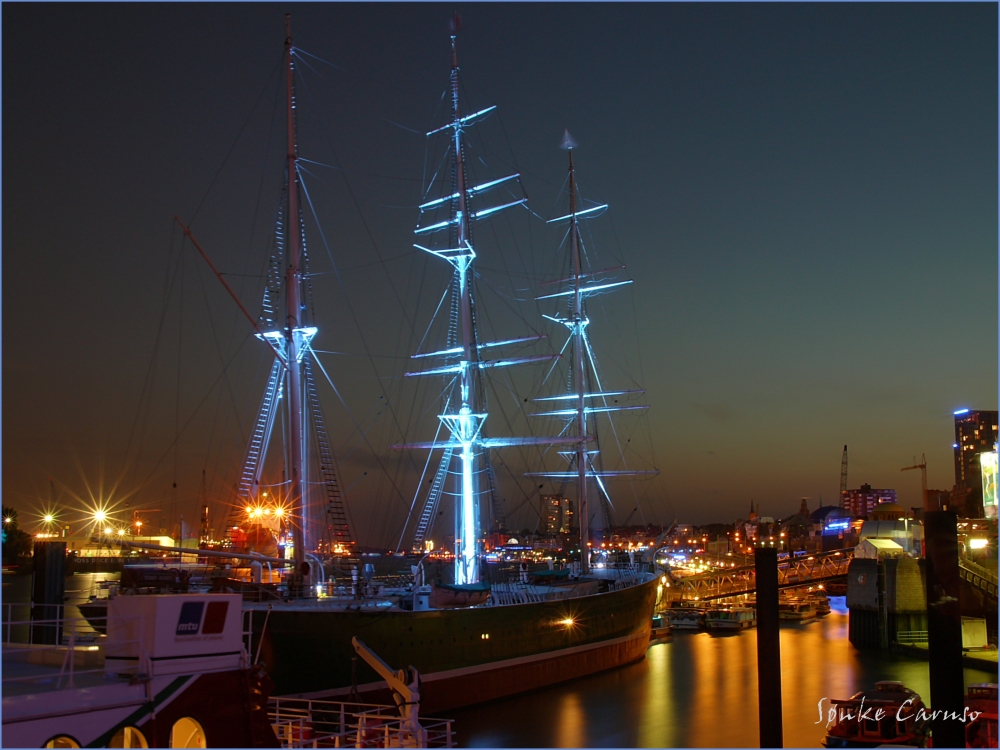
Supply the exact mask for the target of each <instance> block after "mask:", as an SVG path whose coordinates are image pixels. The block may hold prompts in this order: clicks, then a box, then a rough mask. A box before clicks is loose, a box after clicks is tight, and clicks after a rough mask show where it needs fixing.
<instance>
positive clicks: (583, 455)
mask: <svg viewBox="0 0 1000 750" xmlns="http://www.w3.org/2000/svg"><path fill="white" fill-rule="evenodd" d="M569 213H570V225H569V235H570V245H571V248H572V253H573V318H572V329H571V330H572V336H573V380H574V385H575V386H576V436H577V437H578V438H579V439H580V442H579V443H577V446H576V471H577V482H578V489H577V506H578V507H577V512H578V513H579V518H580V560H581V563H582V568H581V572H583V573H584V574H586V573H589V572H590V550H589V548H588V547H587V543H588V540H589V538H590V534H589V531H590V529H589V524H588V521H589V509H588V508H587V444H586V437H587V407H586V401H585V399H586V393H587V391H586V388H587V384H586V378H585V377H584V369H583V343H584V339H583V329H584V328H585V327H586V325H587V322H588V321H587V320H586V319H585V318H584V317H583V291H582V287H581V284H580V273H581V266H580V228H579V225H578V224H577V218H576V173H575V172H574V170H573V147H572V146H569Z"/></svg>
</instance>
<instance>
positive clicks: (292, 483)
mask: <svg viewBox="0 0 1000 750" xmlns="http://www.w3.org/2000/svg"><path fill="white" fill-rule="evenodd" d="M291 24H292V20H291V15H290V14H287V13H286V14H285V81H286V86H285V87H286V89H287V91H286V94H287V96H286V102H287V109H288V112H287V117H288V119H287V125H288V157H287V158H288V166H287V170H288V221H287V226H288V235H289V237H288V240H289V253H288V268H287V269H286V271H285V326H284V335H285V352H286V360H285V361H286V362H287V363H288V367H287V369H286V370H285V383H286V386H287V387H286V392H287V395H288V455H287V457H286V462H287V466H288V473H289V477H288V478H289V500H290V502H291V506H292V508H293V519H292V524H291V526H292V544H293V547H294V550H293V551H294V559H295V564H296V567H297V568H298V570H300V571H301V570H302V563H303V562H304V561H305V554H306V538H305V537H306V530H307V529H308V521H309V519H308V517H307V503H306V502H305V495H304V494H303V482H302V467H303V463H304V461H303V455H302V447H303V442H304V441H303V434H302V428H303V419H302V354H301V350H302V349H303V348H304V347H303V346H302V345H303V344H304V343H305V342H304V341H303V333H304V331H303V330H302V329H301V327H300V322H301V321H300V319H299V316H300V315H301V313H302V269H301V267H300V258H301V254H302V227H301V222H300V217H299V200H298V190H299V179H298V168H297V162H298V147H297V144H296V138H295V87H294V80H293V72H294V64H293V62H292V58H293V54H294V50H295V48H294V47H293V46H292V26H291Z"/></svg>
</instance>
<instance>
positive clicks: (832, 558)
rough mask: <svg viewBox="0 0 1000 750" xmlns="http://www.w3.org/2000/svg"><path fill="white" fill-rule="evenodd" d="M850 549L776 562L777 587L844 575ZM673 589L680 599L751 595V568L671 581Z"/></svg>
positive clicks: (753, 583) (754, 583)
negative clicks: (677, 592)
mask: <svg viewBox="0 0 1000 750" xmlns="http://www.w3.org/2000/svg"><path fill="white" fill-rule="evenodd" d="M853 556H854V549H853V548H850V549H839V550H833V551H831V552H819V553H815V554H811V555H808V556H803V557H789V558H788V559H786V560H781V561H779V562H778V588H779V589H793V588H799V587H802V586H815V585H817V584H820V583H824V582H826V581H830V580H832V579H835V578H843V577H844V576H846V575H847V567H848V566H849V565H850V564H851V558H852V557H853ZM673 586H674V587H675V589H677V590H679V592H680V598H681V599H682V600H697V601H703V602H704V601H713V600H715V599H725V598H727V597H730V596H740V595H742V594H752V593H754V592H755V591H756V590H757V578H756V573H755V571H754V566H752V565H747V566H744V567H740V568H723V569H720V570H713V571H711V572H708V573H700V574H698V575H695V576H688V577H686V578H675V579H674V582H673Z"/></svg>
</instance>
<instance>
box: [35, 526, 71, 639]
mask: <svg viewBox="0 0 1000 750" xmlns="http://www.w3.org/2000/svg"><path fill="white" fill-rule="evenodd" d="M65 569H66V542H35V549H34V553H33V555H32V581H31V584H32V585H31V605H32V606H31V619H32V621H33V622H35V621H39V620H49V621H50V622H47V623H45V624H40V625H35V624H32V626H31V630H32V633H31V640H32V642H33V643H48V644H57V643H59V641H60V638H61V637H62V628H61V627H60V625H61V622H60V623H56V622H53V621H55V620H61V619H62V604H63V599H64V596H65V593H66V592H65V589H66V579H65Z"/></svg>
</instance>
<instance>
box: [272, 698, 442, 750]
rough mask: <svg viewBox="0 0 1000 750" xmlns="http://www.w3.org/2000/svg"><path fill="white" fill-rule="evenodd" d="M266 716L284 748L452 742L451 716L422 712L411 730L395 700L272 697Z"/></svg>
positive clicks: (414, 745) (420, 744)
mask: <svg viewBox="0 0 1000 750" xmlns="http://www.w3.org/2000/svg"><path fill="white" fill-rule="evenodd" d="M268 716H269V718H270V722H271V726H272V728H273V729H274V733H275V735H276V736H277V738H278V742H279V743H280V745H281V747H283V748H306V747H315V748H320V747H323V748H326V747H358V748H364V747H454V746H455V732H454V729H453V728H452V720H451V719H433V718H421V719H420V724H419V726H418V728H417V729H416V730H415V731H414V729H413V727H412V726H411V725H410V723H409V722H407V721H406V720H405V719H403V718H402V717H401V716H400V715H399V712H398V710H397V709H396V707H395V706H386V705H379V704H374V703H351V702H344V701H327V700H310V699H307V698H271V699H270V701H269V702H268Z"/></svg>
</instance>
